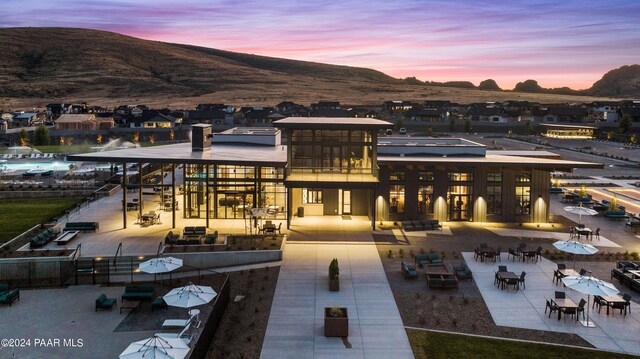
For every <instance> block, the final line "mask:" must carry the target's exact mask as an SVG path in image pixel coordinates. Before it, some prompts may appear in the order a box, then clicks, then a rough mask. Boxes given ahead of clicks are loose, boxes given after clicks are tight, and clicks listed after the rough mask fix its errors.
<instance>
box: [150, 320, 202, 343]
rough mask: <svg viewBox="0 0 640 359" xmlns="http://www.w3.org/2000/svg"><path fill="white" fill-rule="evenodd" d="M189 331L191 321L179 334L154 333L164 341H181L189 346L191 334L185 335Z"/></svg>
mask: <svg viewBox="0 0 640 359" xmlns="http://www.w3.org/2000/svg"><path fill="white" fill-rule="evenodd" d="M190 329H191V321H189V324H188V325H186V326H185V327H184V328H183V329H182V331H181V332H180V333H156V334H155V335H156V336H158V337H160V338H165V339H170V338H174V339H175V338H178V339H182V340H183V341H184V342H185V344H189V342H191V339H192V338H193V336H192V335H191V334H189V333H187V331H189V330H190Z"/></svg>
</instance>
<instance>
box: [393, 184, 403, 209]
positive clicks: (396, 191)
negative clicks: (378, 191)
mask: <svg viewBox="0 0 640 359" xmlns="http://www.w3.org/2000/svg"><path fill="white" fill-rule="evenodd" d="M389 199H390V205H389V213H404V203H405V202H404V185H391V186H390V187H389Z"/></svg>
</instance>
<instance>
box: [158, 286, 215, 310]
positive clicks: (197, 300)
mask: <svg viewBox="0 0 640 359" xmlns="http://www.w3.org/2000/svg"><path fill="white" fill-rule="evenodd" d="M217 295H218V293H216V291H215V290H213V288H211V287H205V286H200V285H195V284H193V283H189V284H188V285H186V286H184V287H180V288H174V289H172V290H171V291H170V292H169V293H167V294H165V295H164V297H163V298H164V301H165V302H166V303H167V304H168V305H171V306H174V307H181V308H191V307H195V306H198V305H202V304H207V303H209V302H210V301H212V300H213V298H215V297H216V296H217Z"/></svg>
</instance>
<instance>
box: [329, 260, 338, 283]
mask: <svg viewBox="0 0 640 359" xmlns="http://www.w3.org/2000/svg"><path fill="white" fill-rule="evenodd" d="M339 275H340V267H339V266H338V259H337V258H333V260H331V263H330V264H329V279H338V276H339Z"/></svg>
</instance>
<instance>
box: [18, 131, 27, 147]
mask: <svg viewBox="0 0 640 359" xmlns="http://www.w3.org/2000/svg"><path fill="white" fill-rule="evenodd" d="M18 138H20V146H28V145H29V132H27V130H25V129H24V128H23V129H22V130H20V133H19V134H18Z"/></svg>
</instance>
